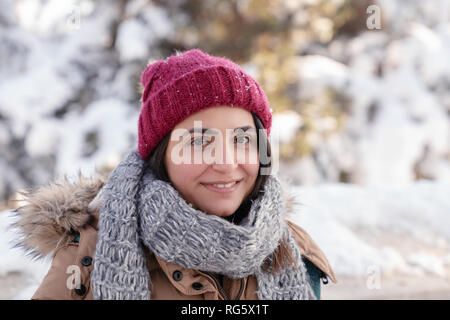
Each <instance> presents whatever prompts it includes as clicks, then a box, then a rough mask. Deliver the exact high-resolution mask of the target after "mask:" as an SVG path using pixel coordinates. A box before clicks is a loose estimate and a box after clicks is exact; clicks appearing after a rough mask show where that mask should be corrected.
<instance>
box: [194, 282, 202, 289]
mask: <svg viewBox="0 0 450 320" xmlns="http://www.w3.org/2000/svg"><path fill="white" fill-rule="evenodd" d="M192 288H194V289H195V290H202V289H203V285H202V284H201V283H200V282H194V283H193V284H192Z"/></svg>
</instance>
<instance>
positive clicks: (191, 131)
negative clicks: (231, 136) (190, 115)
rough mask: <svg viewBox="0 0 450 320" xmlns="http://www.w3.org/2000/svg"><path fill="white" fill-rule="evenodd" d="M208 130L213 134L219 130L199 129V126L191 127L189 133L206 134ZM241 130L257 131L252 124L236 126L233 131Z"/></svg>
mask: <svg viewBox="0 0 450 320" xmlns="http://www.w3.org/2000/svg"><path fill="white" fill-rule="evenodd" d="M208 130H209V133H213V134H215V133H218V131H217V130H214V129H208V128H202V129H201V130H199V128H191V129H189V133H194V132H198V133H202V134H204V133H205V132H206V131H208ZM241 130H242V131H244V132H246V131H251V132H256V128H253V127H251V126H243V127H239V128H234V129H233V132H236V131H241Z"/></svg>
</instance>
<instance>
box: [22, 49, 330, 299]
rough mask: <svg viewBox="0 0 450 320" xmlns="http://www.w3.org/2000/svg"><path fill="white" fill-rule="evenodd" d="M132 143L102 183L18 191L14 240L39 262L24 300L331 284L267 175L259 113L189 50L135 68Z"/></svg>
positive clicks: (247, 80) (196, 294)
mask: <svg viewBox="0 0 450 320" xmlns="http://www.w3.org/2000/svg"><path fill="white" fill-rule="evenodd" d="M142 84H143V88H144V91H143V94H142V109H141V113H140V116H139V125H138V148H137V150H133V151H132V152H130V153H129V154H128V155H127V156H126V157H125V159H124V160H123V161H122V162H121V163H120V164H119V165H118V166H117V167H116V168H115V169H114V170H113V172H112V173H111V174H110V176H109V177H108V179H107V181H103V180H102V179H100V178H93V179H85V178H80V181H78V182H77V183H70V182H68V181H63V182H61V183H55V184H51V185H49V186H44V187H41V188H40V189H38V190H36V191H35V192H32V193H29V194H25V199H24V200H25V201H28V203H27V204H26V205H24V206H22V207H20V208H19V209H18V210H17V214H18V217H19V220H18V221H17V223H16V226H17V227H19V228H21V230H22V233H23V239H22V241H21V245H22V246H23V247H25V248H26V249H28V250H30V251H31V252H33V253H35V254H37V255H49V254H51V255H53V263H52V267H51V268H50V270H49V272H48V274H47V276H46V277H45V279H44V281H43V283H42V284H41V286H40V287H39V288H38V290H37V291H36V293H35V294H34V296H33V299H317V298H320V279H323V280H324V281H327V279H328V278H330V279H331V280H332V281H334V282H336V278H335V275H334V272H333V270H332V269H331V267H330V265H329V263H328V261H327V259H326V258H325V256H324V255H323V253H322V252H321V250H320V249H319V248H318V247H317V245H315V243H314V242H313V241H312V239H311V238H310V237H309V236H308V234H307V233H306V232H305V231H304V230H303V229H302V228H300V227H299V226H296V225H294V224H292V223H291V222H289V221H287V220H285V219H286V213H287V210H288V209H289V203H287V201H288V199H287V198H286V197H285V196H284V194H283V190H282V187H281V185H280V183H279V181H278V179H277V178H276V177H275V176H274V175H272V174H270V168H271V161H270V160H271V149H270V144H269V142H268V135H269V134H270V127H271V120H272V116H271V111H270V107H269V104H268V101H267V98H266V96H265V94H264V92H263V90H262V89H261V87H260V86H259V84H258V83H257V82H256V81H255V80H254V79H252V78H251V77H250V76H248V75H247V74H245V72H244V71H243V70H242V69H241V68H240V67H239V66H238V65H236V64H235V63H233V62H232V61H230V60H228V59H226V58H221V57H214V56H210V55H208V54H206V53H204V52H202V51H200V50H198V49H194V50H189V51H186V52H184V53H182V54H178V55H175V56H171V57H169V58H168V59H166V60H164V61H157V62H155V63H153V64H151V65H149V66H148V67H147V68H146V69H145V71H144V72H143V74H142Z"/></svg>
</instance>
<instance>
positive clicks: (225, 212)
mask: <svg viewBox="0 0 450 320" xmlns="http://www.w3.org/2000/svg"><path fill="white" fill-rule="evenodd" d="M237 209H238V208H236V209H234V208H229V209H224V208H223V207H220V208H208V209H206V210H204V212H205V213H207V214H209V215H214V216H218V217H229V216H231V215H232V214H233V213H234V212H235V211H236V210H237Z"/></svg>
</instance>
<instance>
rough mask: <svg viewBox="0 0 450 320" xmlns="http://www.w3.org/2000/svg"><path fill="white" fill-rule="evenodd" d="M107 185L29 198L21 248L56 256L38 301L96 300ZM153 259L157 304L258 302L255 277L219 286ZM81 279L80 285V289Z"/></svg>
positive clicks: (321, 262) (315, 250) (317, 258)
mask: <svg viewBox="0 0 450 320" xmlns="http://www.w3.org/2000/svg"><path fill="white" fill-rule="evenodd" d="M103 185H104V179H103V178H101V177H96V178H93V179H86V178H82V177H80V179H79V181H77V182H76V183H71V182H70V181H68V180H67V179H65V180H63V181H61V182H53V183H51V184H49V185H46V186H43V187H41V188H39V189H37V190H36V191H34V192H29V193H24V194H23V195H24V201H25V203H24V205H23V206H21V207H20V208H18V209H17V215H18V218H19V220H18V222H17V223H16V226H17V227H19V228H20V230H22V232H23V239H22V241H21V243H20V245H21V246H22V247H24V248H25V249H27V250H29V251H30V253H32V254H34V255H36V256H39V257H42V256H48V255H51V256H53V262H52V264H51V267H50V269H49V271H48V274H47V275H46V277H45V278H44V280H43V282H42V284H41V285H40V287H39V288H38V290H37V291H36V292H35V294H34V295H33V297H32V299H58V300H59V299H73V300H83V299H93V294H92V286H91V282H90V274H91V271H92V269H93V266H94V261H93V258H94V256H95V249H96V242H97V232H98V229H97V223H98V218H99V216H98V215H99V203H98V201H97V199H94V198H95V196H96V195H97V194H98V192H99V190H100V189H101V188H102V187H103ZM93 200H94V201H93ZM287 206H288V208H289V206H290V202H289V199H287ZM287 223H288V226H289V230H290V231H291V233H292V234H293V235H294V237H295V239H296V241H297V244H298V247H299V249H300V251H301V252H302V255H303V256H304V257H305V258H306V259H307V260H309V261H310V262H311V263H313V264H314V265H315V266H316V267H317V268H318V269H320V270H321V271H322V272H323V277H328V278H329V279H331V281H333V282H334V283H336V282H337V280H336V275H335V274H334V272H333V270H332V268H331V266H330V264H329V263H328V260H327V259H326V257H325V255H324V254H323V252H322V251H321V250H320V249H319V247H318V246H317V245H316V244H315V243H314V241H313V240H312V239H311V237H310V236H309V235H308V234H307V233H306V232H305V230H303V229H302V228H300V227H299V226H297V225H295V224H293V223H292V222H289V221H288V222H287ZM147 257H148V260H147V261H148V264H147V265H148V269H149V271H150V278H151V283H149V289H150V290H151V293H152V295H151V298H152V299H164V300H178V299H184V300H189V299H208V300H209V299H213V300H214V299H215V300H217V299H219V300H222V299H241V300H255V299H258V297H257V294H256V292H257V290H258V285H257V282H256V278H255V277H253V276H249V277H245V278H243V279H235V280H233V279H229V278H226V277H225V278H223V280H222V281H219V279H218V278H217V277H216V276H214V275H212V274H210V273H205V272H202V271H199V270H193V269H186V268H183V267H181V266H178V265H175V264H172V263H167V262H165V261H163V260H162V259H160V258H159V257H157V256H155V255H154V254H153V253H151V252H149V251H147ZM78 275H79V276H80V278H79V281H80V282H79V285H78V287H75V284H76V283H77V280H78V278H77V277H78ZM73 287H75V288H73Z"/></svg>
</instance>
